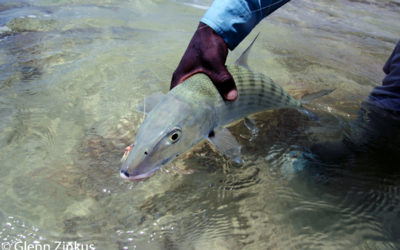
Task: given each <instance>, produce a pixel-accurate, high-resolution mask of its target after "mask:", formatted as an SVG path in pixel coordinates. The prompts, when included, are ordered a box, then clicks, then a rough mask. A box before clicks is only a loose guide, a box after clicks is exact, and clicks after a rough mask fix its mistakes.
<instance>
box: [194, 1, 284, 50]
mask: <svg viewBox="0 0 400 250" xmlns="http://www.w3.org/2000/svg"><path fill="white" fill-rule="evenodd" d="M289 1H290V0H264V1H263V0H247V1H246V0H215V1H214V2H213V3H212V5H211V6H210V8H209V9H208V10H207V12H206V13H205V15H204V16H203V18H202V19H201V22H202V23H205V24H207V25H208V26H210V27H211V28H212V29H213V30H215V32H217V34H218V35H220V36H221V37H222V38H223V39H224V40H225V42H226V43H227V45H228V47H229V49H231V50H233V49H234V48H235V47H236V46H237V45H238V44H239V43H240V42H241V41H242V40H243V39H244V38H245V37H246V36H247V35H248V34H249V33H250V31H251V30H252V29H253V28H254V27H255V26H256V25H257V24H258V23H259V22H260V21H261V20H262V19H263V18H264V17H266V16H268V15H269V14H271V13H272V12H274V11H275V10H276V9H278V8H279V7H281V6H282V5H284V4H285V3H287V2H289Z"/></svg>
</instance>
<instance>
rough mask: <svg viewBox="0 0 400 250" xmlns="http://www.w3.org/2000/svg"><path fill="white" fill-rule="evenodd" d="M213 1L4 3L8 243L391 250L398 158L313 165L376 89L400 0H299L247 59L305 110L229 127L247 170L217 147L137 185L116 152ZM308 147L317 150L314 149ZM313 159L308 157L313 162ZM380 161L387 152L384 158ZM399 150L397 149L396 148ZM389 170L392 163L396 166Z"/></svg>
mask: <svg viewBox="0 0 400 250" xmlns="http://www.w3.org/2000/svg"><path fill="white" fill-rule="evenodd" d="M210 3H211V1H196V0H193V1H181V0H179V1H172V0H154V1H150V0H146V1H139V0H131V1H116V0H102V1H91V0H84V1H74V0H62V1H53V0H39V1H0V13H1V15H0V117H1V121H0V190H2V192H1V193H0V201H1V206H0V223H1V227H0V239H1V241H2V242H9V243H15V242H18V241H26V242H28V243H33V242H37V243H41V244H45V243H51V244H53V245H54V244H55V242H57V241H64V242H74V241H76V242H79V243H81V244H94V245H95V247H96V249H188V248H190V249H244V248H246V249H350V248H353V249H397V248H399V247H400V241H399V237H398V235H399V234H400V226H399V223H398V221H399V219H400V217H399V215H400V183H399V179H400V178H399V177H400V172H399V171H396V170H395V168H393V166H395V164H394V163H393V162H392V161H390V160H387V159H388V157H386V158H385V157H375V156H371V157H360V158H356V159H354V161H352V162H346V163H344V164H336V165H335V164H317V165H315V164H314V163H313V162H311V161H310V158H308V157H307V156H309V155H308V154H309V151H308V148H309V147H310V145H312V144H313V143H315V142H318V141H324V140H334V139H337V138H340V137H341V134H342V131H343V128H344V127H345V126H346V124H348V121H349V120H351V119H353V118H355V117H356V114H357V111H358V109H359V107H360V104H361V102H362V101H363V100H364V99H365V98H366V96H367V95H368V93H369V92H370V91H371V90H372V88H373V87H374V86H377V85H379V84H380V82H381V80H382V78H383V77H384V74H383V72H382V70H381V68H382V66H383V64H384V63H385V61H386V59H387V57H388V56H389V55H390V53H391V51H392V49H393V48H394V45H395V44H396V42H397V40H398V39H399V34H400V17H399V15H398V13H399V11H400V2H399V1H398V0H385V1H377V0H365V1H349V0H336V1H330V0H323V1H310V0H293V1H292V2H291V3H290V4H287V5H286V6H284V7H283V8H281V9H280V10H278V11H277V12H276V13H274V14H273V15H271V16H270V17H269V18H268V19H266V20H263V21H262V22H261V23H260V24H259V25H258V26H257V27H256V28H255V30H254V31H253V33H251V34H250V37H249V39H247V40H245V41H244V42H243V43H242V44H241V45H240V46H239V47H238V48H237V49H236V50H235V51H233V52H232V53H231V54H230V58H229V60H228V63H232V62H233V61H234V60H235V59H236V58H237V57H238V56H239V54H240V53H241V52H242V51H243V50H244V48H245V47H246V46H247V45H248V43H249V41H250V39H251V38H252V37H254V36H255V34H256V33H257V32H261V35H260V37H259V39H258V40H257V42H256V44H255V46H254V48H253V51H252V53H251V54H250V57H249V65H250V66H251V67H252V69H253V70H254V71H258V72H262V73H264V74H266V75H268V76H270V77H271V78H272V79H273V80H274V81H275V82H277V83H278V84H280V85H281V86H283V87H284V88H285V89H286V90H287V91H288V92H290V93H291V94H292V95H293V96H295V97H297V98H299V97H301V96H302V95H303V94H304V93H307V92H312V91H315V90H320V89H327V88H336V91H335V92H333V93H332V94H330V95H329V96H326V97H323V98H321V99H318V100H317V101H315V102H314V103H312V104H310V105H309V106H308V108H309V109H310V110H312V111H313V112H315V113H316V114H318V116H319V117H320V119H319V121H318V122H314V121H311V120H310V119H309V118H308V117H306V116H304V115H302V114H301V113H299V112H298V111H296V110H280V111H273V112H266V113H262V114H260V115H257V116H256V117H255V120H256V122H257V124H258V129H259V133H258V135H257V136H256V137H252V135H251V132H249V131H248V130H247V129H246V127H245V126H244V125H243V123H242V122H239V123H238V124H236V125H234V126H233V127H232V128H231V131H232V132H233V134H234V135H235V136H236V137H237V138H238V140H239V142H240V143H241V144H242V145H243V158H244V159H245V161H246V163H245V164H243V165H236V164H232V163H231V162H230V161H229V160H227V159H226V158H224V157H223V156H221V155H220V154H219V153H218V152H216V151H215V150H214V149H213V148H212V147H211V146H209V145H208V144H202V145H199V146H198V147H196V148H195V149H194V150H193V151H191V152H189V153H188V154H186V155H184V156H182V157H181V158H180V159H178V160H177V161H175V162H173V163H172V164H171V166H169V167H167V168H166V169H164V170H163V171H161V172H160V173H158V174H156V175H155V176H153V177H152V178H150V179H148V180H146V181H142V182H139V183H130V182H125V181H123V180H121V179H120V178H119V169H120V162H119V160H120V158H121V156H122V154H123V151H124V148H125V147H126V145H128V144H130V143H131V141H132V140H133V138H134V135H135V132H136V130H137V129H138V126H139V125H140V123H141V122H142V120H143V116H142V114H140V113H139V112H137V111H135V106H136V105H137V104H138V103H139V102H140V101H141V100H142V99H143V98H144V97H145V96H147V95H148V94H150V93H152V92H154V91H159V90H161V91H164V92H166V91H168V88H169V81H170V78H171V75H172V72H173V71H174V69H175V67H176V65H177V64H178V62H179V60H180V57H181V56H182V54H183V52H184V50H185V49H186V46H187V44H188V42H189V40H190V38H191V36H192V34H193V32H194V29H195V28H196V27H197V24H198V21H199V20H200V18H201V16H202V15H203V13H204V11H205V9H206V8H207V7H208V6H209V5H210ZM310 157H311V156H310ZM311 158H312V157H311ZM382 158H384V159H386V161H385V160H382ZM389 159H390V158H389ZM393 169H394V170H393Z"/></svg>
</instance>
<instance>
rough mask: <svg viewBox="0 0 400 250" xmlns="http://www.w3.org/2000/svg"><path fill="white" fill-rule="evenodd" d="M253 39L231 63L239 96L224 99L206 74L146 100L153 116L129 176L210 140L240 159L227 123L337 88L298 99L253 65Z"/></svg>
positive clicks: (125, 166) (126, 167)
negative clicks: (249, 63)
mask: <svg viewBox="0 0 400 250" xmlns="http://www.w3.org/2000/svg"><path fill="white" fill-rule="evenodd" d="M253 43H254V41H253ZM253 43H251V44H250V46H249V48H247V49H246V50H245V51H244V53H243V54H242V55H241V57H240V58H239V59H238V60H237V61H236V62H237V63H236V65H234V66H227V68H228V70H229V72H230V73H231V74H232V76H233V78H234V80H235V83H236V86H237V89H238V98H237V99H236V100H235V101H233V102H227V101H224V100H223V99H222V97H221V96H220V94H219V93H218V91H217V89H216V88H215V86H214V85H213V83H212V82H211V80H210V79H209V78H208V76H206V75H205V74H201V73H199V74H195V75H193V76H191V77H190V78H188V79H187V80H185V81H184V82H183V83H181V84H180V85H178V86H177V87H175V88H173V89H172V90H171V91H169V92H168V93H167V94H162V93H156V94H153V95H151V96H149V97H148V98H146V99H145V100H144V103H143V104H142V105H141V108H140V110H141V111H143V112H144V113H145V114H147V116H146V118H145V120H144V121H143V123H142V124H141V126H140V128H139V130H138V132H137V135H136V138H135V142H134V144H132V145H131V146H130V147H129V149H128V150H126V152H125V155H124V157H123V163H122V168H121V173H120V175H121V177H122V178H123V179H129V180H132V181H134V180H140V179H144V178H147V177H150V176H151V175H153V174H154V173H155V172H156V171H157V170H158V169H159V168H161V167H162V166H164V165H166V164H167V163H169V162H170V161H172V160H173V159H175V158H176V157H178V156H179V155H180V154H182V153H184V152H186V151H188V150H189V149H190V148H192V147H193V146H195V145H196V144H198V143H199V142H201V141H202V140H204V139H207V140H208V141H210V142H211V143H212V144H213V145H214V146H215V147H216V148H217V149H218V150H219V151H221V152H222V153H223V154H225V155H227V156H228V157H229V158H231V159H232V160H233V161H236V162H238V163H240V162H241V155H240V145H239V144H238V142H237V141H236V139H235V137H233V135H232V134H231V133H230V132H229V130H228V129H227V128H225V127H224V125H227V124H229V123H232V122H233V121H236V120H238V119H241V118H245V117H246V116H248V115H250V114H253V113H257V112H261V111H265V110H271V109H279V108H297V109H300V110H305V109H304V108H303V107H302V104H303V103H304V102H308V101H309V100H311V99H314V98H317V97H320V96H322V95H326V94H328V93H329V92H330V91H331V90H329V91H320V92H317V93H315V94H311V95H308V96H307V98H303V99H302V100H297V99H295V98H293V97H292V96H290V95H289V94H288V93H286V92H285V91H284V90H283V89H282V88H281V87H280V86H279V85H277V84H275V83H274V82H273V81H272V80H271V79H270V78H269V77H267V76H265V75H263V74H260V73H254V72H252V71H251V70H249V69H248V67H247V63H246V60H247V55H248V53H249V50H250V48H251V46H252V44H253Z"/></svg>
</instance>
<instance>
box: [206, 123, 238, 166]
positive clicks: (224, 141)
mask: <svg viewBox="0 0 400 250" xmlns="http://www.w3.org/2000/svg"><path fill="white" fill-rule="evenodd" d="M207 139H208V140H209V141H210V142H211V143H212V144H213V145H214V146H215V147H216V148H217V149H218V150H219V151H220V152H221V153H223V154H225V155H226V156H228V157H229V158H230V159H231V160H232V161H234V162H236V163H241V162H242V159H241V154H240V148H241V146H240V145H239V143H238V142H237V141H236V139H235V137H234V136H233V135H232V134H231V132H229V130H228V129H227V128H220V129H217V130H214V131H212V132H210V134H209V135H208V138H207Z"/></svg>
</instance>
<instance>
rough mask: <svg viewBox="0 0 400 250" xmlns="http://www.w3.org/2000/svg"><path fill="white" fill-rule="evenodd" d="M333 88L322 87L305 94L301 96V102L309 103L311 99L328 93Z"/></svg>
mask: <svg viewBox="0 0 400 250" xmlns="http://www.w3.org/2000/svg"><path fill="white" fill-rule="evenodd" d="M334 90H335V89H323V90H320V91H317V92H313V93H310V94H305V95H303V96H302V97H301V102H302V103H303V104H304V103H309V102H311V101H313V100H314V99H317V98H320V97H323V96H326V95H329V94H330V93H332V92H333V91H334Z"/></svg>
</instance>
